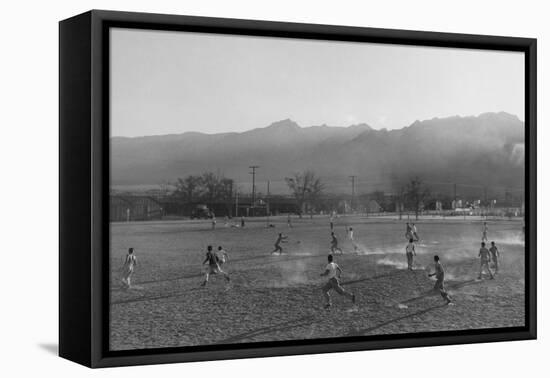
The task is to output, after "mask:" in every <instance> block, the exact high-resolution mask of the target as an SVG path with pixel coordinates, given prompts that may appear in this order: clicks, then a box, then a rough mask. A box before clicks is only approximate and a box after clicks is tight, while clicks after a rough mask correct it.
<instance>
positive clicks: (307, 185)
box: [285, 170, 324, 218]
mask: <svg viewBox="0 0 550 378" xmlns="http://www.w3.org/2000/svg"><path fill="white" fill-rule="evenodd" d="M285 181H286V183H287V185H288V187H289V189H290V191H291V192H292V195H293V196H294V198H296V202H297V204H298V215H299V216H300V218H301V217H302V213H303V212H304V211H305V208H306V206H309V209H310V211H313V206H314V205H315V204H316V203H317V201H318V200H319V198H320V196H321V194H322V193H323V190H324V184H323V183H322V181H321V179H320V178H319V177H317V175H316V174H315V172H313V171H311V170H306V171H304V172H301V173H295V174H294V176H293V177H287V178H285Z"/></svg>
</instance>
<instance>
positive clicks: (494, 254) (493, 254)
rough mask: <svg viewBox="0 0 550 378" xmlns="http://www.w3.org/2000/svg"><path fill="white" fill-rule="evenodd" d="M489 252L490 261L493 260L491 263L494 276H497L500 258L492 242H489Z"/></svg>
mask: <svg viewBox="0 0 550 378" xmlns="http://www.w3.org/2000/svg"><path fill="white" fill-rule="evenodd" d="M489 252H491V260H493V263H494V264H495V274H497V273H498V259H499V258H500V251H499V250H498V248H497V246H496V244H495V242H494V241H492V242H491V248H489Z"/></svg>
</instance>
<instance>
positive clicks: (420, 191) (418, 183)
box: [405, 177, 430, 220]
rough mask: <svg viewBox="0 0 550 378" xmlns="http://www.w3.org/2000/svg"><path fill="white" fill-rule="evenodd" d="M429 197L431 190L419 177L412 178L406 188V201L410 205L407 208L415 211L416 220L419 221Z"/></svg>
mask: <svg viewBox="0 0 550 378" xmlns="http://www.w3.org/2000/svg"><path fill="white" fill-rule="evenodd" d="M429 195H430V191H429V189H428V188H427V187H426V186H425V185H424V184H423V182H422V180H421V179H420V178H419V177H414V178H412V179H411V180H410V181H409V183H408V184H407V187H406V188H405V200H406V202H407V205H408V206H407V207H409V208H410V209H412V210H413V211H414V215H415V218H416V220H418V215H419V214H420V212H421V211H422V209H423V207H424V202H425V201H426V200H427V199H428V197H429Z"/></svg>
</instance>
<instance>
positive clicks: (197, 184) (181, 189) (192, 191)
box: [174, 175, 203, 203]
mask: <svg viewBox="0 0 550 378" xmlns="http://www.w3.org/2000/svg"><path fill="white" fill-rule="evenodd" d="M202 185H203V183H202V178H201V177H200V176H194V175H189V176H187V177H186V178H185V179H181V178H179V179H178V181H177V182H176V183H175V186H176V190H175V191H174V195H175V196H176V197H180V198H184V199H185V200H186V201H187V202H188V203H192V202H193V201H194V200H196V199H198V197H200V196H201V195H202V193H201V192H202Z"/></svg>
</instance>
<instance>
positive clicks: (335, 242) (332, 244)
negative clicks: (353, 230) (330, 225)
mask: <svg viewBox="0 0 550 378" xmlns="http://www.w3.org/2000/svg"><path fill="white" fill-rule="evenodd" d="M330 236H331V237H332V240H331V241H330V250H331V252H332V253H336V251H340V254H344V252H343V251H342V250H341V249H340V247H338V239H337V238H336V235H334V232H331V233H330Z"/></svg>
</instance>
